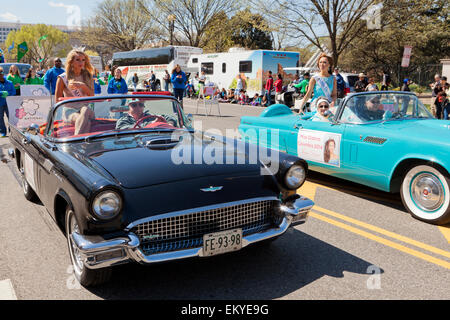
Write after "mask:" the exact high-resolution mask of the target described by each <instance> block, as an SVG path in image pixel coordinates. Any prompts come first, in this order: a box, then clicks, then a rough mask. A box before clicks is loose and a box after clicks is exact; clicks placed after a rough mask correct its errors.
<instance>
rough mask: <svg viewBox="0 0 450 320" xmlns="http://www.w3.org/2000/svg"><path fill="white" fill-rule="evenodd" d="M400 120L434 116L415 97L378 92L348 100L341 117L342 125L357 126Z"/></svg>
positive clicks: (355, 96)
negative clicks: (351, 124) (354, 124)
mask: <svg viewBox="0 0 450 320" xmlns="http://www.w3.org/2000/svg"><path fill="white" fill-rule="evenodd" d="M398 119H433V116H432V115H431V113H430V112H429V111H428V110H427V108H426V107H425V106H424V105H423V103H422V102H421V101H420V100H419V99H418V98H417V97H416V96H415V95H411V94H404V93H392V92H390V93H382V92H376V93H371V94H362V95H354V96H352V97H350V98H348V100H347V102H346V104H345V106H344V110H343V111H342V114H341V117H340V120H341V122H342V123H357V124H364V123H370V122H380V121H391V120H398Z"/></svg>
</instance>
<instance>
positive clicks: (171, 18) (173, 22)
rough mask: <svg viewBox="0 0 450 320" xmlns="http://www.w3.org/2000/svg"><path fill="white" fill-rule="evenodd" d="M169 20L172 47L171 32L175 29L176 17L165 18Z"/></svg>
mask: <svg viewBox="0 0 450 320" xmlns="http://www.w3.org/2000/svg"><path fill="white" fill-rule="evenodd" d="M167 19H168V20H169V33H170V45H173V31H174V29H175V19H176V17H175V16H174V15H173V14H171V15H169V16H168V17H167Z"/></svg>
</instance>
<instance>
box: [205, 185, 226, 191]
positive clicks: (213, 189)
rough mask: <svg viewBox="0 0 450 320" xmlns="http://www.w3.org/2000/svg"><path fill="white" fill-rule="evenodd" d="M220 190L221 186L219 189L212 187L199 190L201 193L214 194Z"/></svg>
mask: <svg viewBox="0 0 450 320" xmlns="http://www.w3.org/2000/svg"><path fill="white" fill-rule="evenodd" d="M222 189H223V186H221V187H213V186H211V187H209V188H204V189H200V190H201V191H203V192H216V191H220V190H222Z"/></svg>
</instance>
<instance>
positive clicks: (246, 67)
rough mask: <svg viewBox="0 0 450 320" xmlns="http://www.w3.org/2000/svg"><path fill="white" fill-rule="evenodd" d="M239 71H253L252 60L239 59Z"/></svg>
mask: <svg viewBox="0 0 450 320" xmlns="http://www.w3.org/2000/svg"><path fill="white" fill-rule="evenodd" d="M239 72H244V73H251V72H252V61H239Z"/></svg>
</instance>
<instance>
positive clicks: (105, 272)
mask: <svg viewBox="0 0 450 320" xmlns="http://www.w3.org/2000/svg"><path fill="white" fill-rule="evenodd" d="M65 226H66V235H67V243H68V245H69V254H70V260H71V261H72V266H73V273H74V275H75V278H77V280H78V282H80V284H81V285H82V286H84V287H93V286H97V285H100V284H103V283H105V282H107V281H108V280H109V279H110V278H111V274H112V270H111V268H103V269H95V270H94V269H89V268H87V267H86V266H85V264H84V262H83V260H82V258H81V255H80V253H79V251H78V248H77V246H76V245H75V243H74V242H73V240H72V237H71V235H72V234H73V233H74V232H77V233H79V232H80V229H79V226H78V222H77V219H76V217H75V213H74V211H73V209H72V208H71V207H70V206H69V207H67V209H66V218H65Z"/></svg>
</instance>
